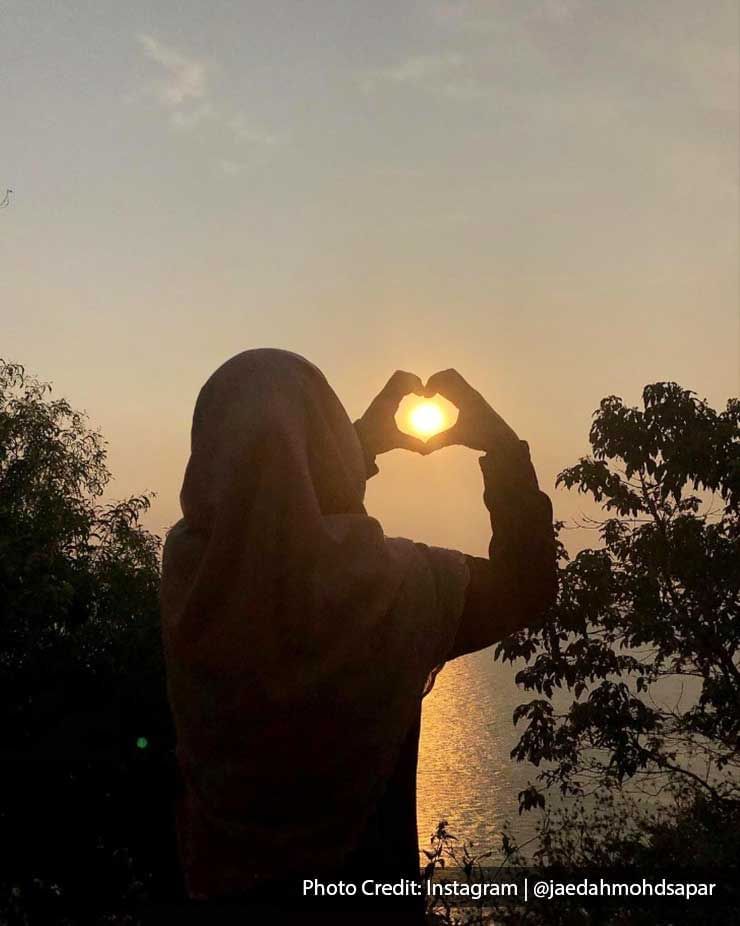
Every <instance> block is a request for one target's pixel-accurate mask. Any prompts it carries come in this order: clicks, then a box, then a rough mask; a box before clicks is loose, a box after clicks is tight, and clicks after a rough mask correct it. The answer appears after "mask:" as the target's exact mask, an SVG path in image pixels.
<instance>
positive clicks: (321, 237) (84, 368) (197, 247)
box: [0, 0, 740, 553]
mask: <svg viewBox="0 0 740 926" xmlns="http://www.w3.org/2000/svg"><path fill="white" fill-rule="evenodd" d="M738 57H739V55H738V14H737V6H736V2H735V0H731V2H724V0H707V2H704V3H698V2H696V0H660V2H656V0H640V2H628V0H625V2H613V3H610V2H606V0H602V2H587V0H538V2H529V0H489V2H476V0H458V2H456V0H445V2H441V0H428V2H421V0H419V2H416V0H406V2H403V0H402V2H398V0H396V2H388V0H363V2H358V0H331V2H330V0H314V2H311V3H307V2H301V0H290V2H287V0H270V2H264V0H260V2H245V0H233V2H224V0H215V2H209V3H192V2H178V3H175V2H159V3H157V4H152V3H150V2H146V3H144V2H139V0H129V2H127V3H120V2H117V3H113V2H104V0H90V2H58V3H50V2H49V3H38V2H33V0H21V2H10V3H8V2H6V0H0V75H1V76H0V80H1V82H2V94H1V95H0V115H1V116H2V118H1V120H0V131H1V132H2V143H1V144H0V198H1V197H2V191H3V190H4V189H5V187H6V186H7V187H12V189H13V190H14V191H15V192H14V196H13V198H12V203H11V206H10V207H9V208H7V209H4V210H2V211H0V262H1V263H0V266H1V268H2V276H1V277H0V312H1V313H2V340H1V341H0V355H2V356H5V357H7V358H10V359H13V360H17V361H20V362H23V363H24V364H26V366H27V367H28V368H29V369H30V370H32V371H33V372H35V373H38V374H39V375H40V376H41V377H42V378H44V379H50V380H52V381H53V382H54V384H55V387H56V389H57V390H58V392H59V393H60V394H62V395H65V396H66V397H67V398H69V400H70V401H71V402H72V403H73V404H74V405H76V406H77V407H80V408H83V409H85V410H87V412H88V413H89V415H90V418H91V421H92V422H93V423H94V424H95V425H97V426H99V427H100V428H101V429H102V431H103V432H104V434H105V436H106V437H107V438H108V440H109V444H110V465H111V468H112V469H113V471H114V473H115V474H116V481H115V483H114V484H113V486H112V489H113V492H114V493H115V494H117V495H124V494H127V493H131V492H138V491H141V490H145V489H152V490H155V491H156V492H157V493H158V498H157V501H156V503H155V506H154V508H153V511H152V516H151V518H150V521H149V524H150V526H151V527H153V528H154V529H157V530H161V529H162V528H163V527H165V526H166V525H168V524H170V523H172V522H173V521H174V520H175V519H176V518H177V517H178V515H179V509H178V504H177V494H178V491H179V487H180V481H181V477H182V471H183V467H184V464H185V461H186V458H187V450H188V441H189V427H190V417H191V413H192V406H193V402H194V400H195V396H196V394H197V391H198V389H199V387H200V385H201V384H202V382H203V381H204V380H205V379H206V377H207V376H208V375H209V374H210V372H211V371H212V370H213V369H215V367H216V366H218V365H219V364H220V363H221V362H222V361H223V360H225V359H227V358H228V357H230V356H231V355H233V354H234V353H237V352H238V351H240V350H243V349H245V348H247V347H255V346H278V347H286V348H289V349H291V350H295V351H298V352H299V353H302V354H304V355H306V356H307V357H309V358H310V359H312V360H313V361H314V362H316V363H317V364H318V365H319V366H320V367H321V368H322V369H323V370H324V372H325V373H326V375H327V377H328V379H329V381H330V382H331V383H332V385H333V386H334V387H335V389H336V390H337V392H338V393H339V395H340V397H341V398H342V400H343V401H344V403H345V405H346V407H347V410H348V411H349V413H350V415H351V416H352V417H353V418H354V417H357V416H358V415H359V414H360V412H361V411H362V410H363V408H364V406H365V405H366V404H367V402H368V401H369V400H370V398H371V397H372V395H373V394H374V393H375V392H376V391H377V389H378V388H379V387H380V386H381V385H382V383H383V382H384V381H385V379H386V378H387V377H388V375H390V373H391V372H392V371H393V370H394V369H396V368H397V367H400V368H404V369H409V370H413V371H415V372H417V373H418V374H419V375H420V376H422V377H423V378H426V377H427V376H428V375H429V374H431V373H432V372H434V371H435V370H437V369H440V368H444V367H447V366H457V367H458V368H459V369H460V370H461V372H463V374H464V375H466V376H467V378H468V379H469V380H470V381H471V382H472V383H473V384H474V385H475V386H476V387H477V388H479V389H480V390H481V391H482V392H483V393H484V394H485V395H486V396H487V397H488V398H489V400H490V401H491V402H492V404H493V405H494V406H495V407H496V408H497V409H498V410H499V411H500V412H501V414H503V415H504V417H505V418H507V420H509V422H510V423H511V425H512V426H513V427H514V428H515V429H516V430H517V431H518V433H519V434H520V436H521V437H524V438H526V439H527V440H528V441H529V442H530V445H531V447H532V453H533V459H534V461H535V464H536V466H537V469H538V473H539V476H540V482H541V484H542V486H543V487H544V488H545V489H546V490H547V491H552V489H553V482H554V477H555V475H556V473H557V472H558V471H559V470H560V469H562V468H563V467H564V466H566V465H569V464H571V463H573V462H575V460H576V458H577V457H578V456H579V455H580V454H582V453H584V452H585V451H586V450H587V439H586V438H587V432H588V428H589V423H590V416H591V413H592V412H593V410H594V409H595V408H596V406H597V405H598V402H599V400H600V399H601V398H602V397H603V396H605V395H608V394H615V393H616V394H617V395H621V396H623V397H624V398H625V399H626V400H628V401H629V402H630V403H636V402H637V401H638V400H639V397H640V391H641V388H642V386H643V385H644V384H645V383H648V382H654V381H656V380H663V379H672V380H677V381H678V382H680V383H681V384H682V385H683V386H685V387H688V388H692V389H695V390H696V391H697V392H699V393H700V395H702V396H706V397H707V398H708V399H709V400H710V401H711V402H712V403H713V404H715V405H724V402H725V400H726V399H727V398H728V397H729V396H730V395H737V394H738V391H739V390H738V373H739V365H740V364H739V360H740V358H739V342H738V249H739V248H738V153H739V152H738ZM379 462H380V464H381V473H380V475H378V476H377V477H375V478H374V479H373V480H372V481H371V482H370V484H369V486H368V496H367V503H368V507H369V508H370V510H371V511H372V512H373V513H374V514H376V515H378V516H379V517H380V519H381V521H382V522H383V524H384V526H385V528H386V531H387V532H388V533H389V534H402V535H406V536H412V537H414V538H415V539H419V540H426V541H427V542H432V543H439V544H443V545H449V546H458V547H461V548H463V549H465V550H466V551H468V552H471V553H480V552H482V551H483V550H484V549H485V545H486V543H487V540H488V525H487V520H486V516H485V512H484V511H483V509H482V505H481V501H480V495H481V483H480V473H479V471H478V468H477V464H476V454H474V453H473V452H471V451H465V450H463V449H458V448H454V449H452V448H451V449H447V450H444V451H442V452H440V453H439V454H438V455H436V456H434V457H430V458H427V459H422V458H419V457H412V456H410V455H404V454H403V453H402V452H400V451H397V452H394V453H392V454H390V455H388V456H387V457H384V458H381V460H380V461H379ZM553 498H554V502H555V509H556V515H558V516H560V517H572V516H573V515H574V514H577V512H578V511H580V510H583V509H584V502H583V499H582V498H578V497H574V496H572V495H571V493H567V492H564V491H563V492H557V493H554V494H553Z"/></svg>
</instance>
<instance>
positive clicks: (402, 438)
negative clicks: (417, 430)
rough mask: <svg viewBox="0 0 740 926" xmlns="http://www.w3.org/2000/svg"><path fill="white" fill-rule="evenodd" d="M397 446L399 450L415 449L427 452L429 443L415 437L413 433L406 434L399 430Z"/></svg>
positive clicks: (419, 451) (418, 451)
mask: <svg viewBox="0 0 740 926" xmlns="http://www.w3.org/2000/svg"><path fill="white" fill-rule="evenodd" d="M396 447H397V448H398V449H399V450H413V451H415V452H416V453H426V452H427V445H426V443H425V442H424V441H423V440H420V439H419V438H418V437H414V435H413V434H406V433H404V432H403V431H399V432H398V434H397V435H396Z"/></svg>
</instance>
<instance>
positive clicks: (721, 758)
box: [497, 383, 740, 810]
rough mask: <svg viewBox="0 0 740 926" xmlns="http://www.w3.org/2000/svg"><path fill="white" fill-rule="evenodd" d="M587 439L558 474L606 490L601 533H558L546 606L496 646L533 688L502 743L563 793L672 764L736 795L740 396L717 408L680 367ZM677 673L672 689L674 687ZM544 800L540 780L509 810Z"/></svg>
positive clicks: (601, 498) (610, 404) (674, 773)
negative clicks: (567, 544) (589, 537)
mask: <svg viewBox="0 0 740 926" xmlns="http://www.w3.org/2000/svg"><path fill="white" fill-rule="evenodd" d="M590 441H591V446H592V455H591V456H589V457H586V458H583V459H581V460H580V461H579V462H578V463H577V464H576V465H575V466H573V467H570V468H569V469H566V470H564V471H563V472H562V473H561V474H560V476H559V477H558V483H559V484H561V485H564V486H566V487H568V488H576V489H577V490H578V491H579V492H583V493H586V494H589V495H591V496H592V497H593V498H594V499H595V500H596V501H598V502H600V503H601V505H602V508H603V509H604V511H605V512H606V513H607V514H608V515H609V516H608V517H607V518H605V519H604V520H602V521H598V522H596V526H597V528H598V531H599V534H600V539H601V546H600V547H599V548H597V549H588V550H583V551H582V552H581V553H579V554H578V555H577V556H576V557H575V558H574V559H573V560H569V558H568V556H567V554H566V552H565V550H564V548H563V547H562V545H561V548H560V557H561V570H560V580H561V581H560V591H559V597H558V601H557V604H556V605H555V607H554V608H553V609H552V611H551V613H550V614H549V616H548V619H547V621H546V622H545V624H544V625H543V626H542V628H541V629H539V630H536V631H534V630H533V631H524V632H522V633H520V634H518V635H516V636H514V637H510V638H508V639H507V640H504V641H503V642H502V643H501V644H499V646H498V648H497V657H499V658H502V659H508V660H511V661H513V660H515V659H517V658H519V657H523V658H524V659H525V660H526V661H527V663H528V664H527V666H526V668H524V669H523V670H522V671H520V672H519V673H518V675H517V681H518V682H519V683H521V684H522V685H523V686H524V687H525V688H526V689H527V690H529V691H532V692H536V693H537V694H538V695H540V697H538V698H535V699H533V700H531V701H530V702H528V703H526V704H522V705H521V706H520V707H519V708H518V709H517V711H516V713H515V718H514V719H515V721H520V720H524V721H526V723H527V726H526V728H525V730H524V732H523V735H522V736H521V738H520V740H519V742H518V744H517V746H516V747H515V749H514V751H513V756H514V757H516V758H517V759H526V760H529V761H531V762H533V763H534V764H535V765H538V766H541V772H540V774H539V780H540V781H539V783H540V785H544V786H545V787H546V788H547V787H549V786H557V787H559V789H560V790H561V791H562V792H563V793H564V794H569V795H583V794H585V793H587V792H588V791H589V790H592V789H593V788H595V787H597V786H600V787H615V786H619V785H621V784H622V783H627V782H630V783H631V784H635V785H640V786H642V787H648V788H649V787H650V785H651V783H654V784H655V786H656V787H662V786H663V785H664V784H665V781H666V779H668V780H671V779H675V778H678V779H680V780H682V781H685V782H689V783H691V785H692V786H693V787H695V788H696V789H698V791H700V792H702V794H703V796H704V799H706V800H710V801H713V802H715V803H716V804H717V805H718V806H723V807H725V808H726V809H727V808H730V807H734V806H736V804H737V801H738V800H740V794H739V793H738V792H739V789H740V785H739V782H740V775H739V774H738V773H740V750H739V747H740V652H739V649H740V401H738V400H737V399H732V400H730V401H729V402H728V403H727V407H726V409H725V411H723V412H720V413H718V412H716V411H714V410H713V409H712V408H710V407H709V405H708V404H707V403H706V401H701V400H699V399H697V398H696V396H695V395H694V393H692V392H690V391H688V390H685V389H681V388H680V387H679V386H678V385H677V384H675V383H655V384H653V385H649V386H646V387H645V389H644V392H643V408H642V409H638V408H628V407H626V406H625V405H624V403H623V402H622V400H621V399H619V398H617V397H615V396H610V397H609V398H606V399H604V400H603V401H602V402H601V405H600V407H599V409H598V410H597V412H596V413H595V416H594V422H593V425H592V427H591V431H590ZM697 493H699V494H697ZM559 527H562V525H559ZM677 689H679V690H681V691H682V692H683V697H682V698H679V699H677V698H676V697H675V695H674V696H673V697H672V698H671V696H670V692H675V691H676V690H677ZM568 696H570V703H569V704H567V707H566V709H565V710H558V709H557V708H556V704H561V703H562V702H565V701H567V700H568ZM538 794H540V797H538ZM541 803H542V800H541V792H540V791H539V789H538V787H537V786H535V785H532V786H531V787H530V788H528V789H527V791H524V792H522V793H521V794H520V810H521V809H526V808H528V807H531V806H537V805H538V804H540V805H541Z"/></svg>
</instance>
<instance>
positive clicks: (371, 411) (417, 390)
mask: <svg viewBox="0 0 740 926" xmlns="http://www.w3.org/2000/svg"><path fill="white" fill-rule="evenodd" d="M407 395H418V396H423V395H424V384H423V383H422V381H421V380H420V379H419V377H418V376H416V375H415V374H414V373H406V372H404V371H403V370H396V372H395V373H394V374H393V376H391V378H390V379H389V380H388V382H387V383H386V384H385V386H383V388H382V389H381V391H380V392H379V393H378V395H377V396H376V397H375V398H374V399H373V401H372V402H371V403H370V405H369V407H368V409H367V411H366V412H365V414H364V415H363V416H362V417H361V418H359V419H358V420H357V421H356V422H355V430H356V431H357V435H358V437H359V438H360V442H361V443H362V445H363V447H364V449H365V452H366V454H368V455H369V456H370V457H374V456H375V455H376V454H379V453H385V452H386V451H387V450H397V449H402V450H414V451H416V453H427V452H428V451H427V447H426V444H425V443H424V441H423V440H421V439H420V438H418V437H414V436H413V435H411V434H404V433H403V431H400V430H399V429H398V426H397V424H396V418H395V415H396V412H397V411H398V406H399V405H400V404H401V401H402V399H405V398H406V396H407Z"/></svg>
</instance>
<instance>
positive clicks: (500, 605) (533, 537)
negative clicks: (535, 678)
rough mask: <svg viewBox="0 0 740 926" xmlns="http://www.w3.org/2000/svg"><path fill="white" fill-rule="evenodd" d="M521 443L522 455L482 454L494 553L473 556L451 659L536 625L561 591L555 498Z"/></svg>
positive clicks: (468, 559)
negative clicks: (539, 480) (542, 487)
mask: <svg viewBox="0 0 740 926" xmlns="http://www.w3.org/2000/svg"><path fill="white" fill-rule="evenodd" d="M521 443H522V449H521V453H520V455H519V457H518V459H517V458H514V457H513V456H511V457H509V458H508V459H503V458H501V457H499V458H498V459H497V458H496V457H495V456H493V455H492V454H486V455H485V456H483V457H481V458H480V466H481V470H482V471H483V482H484V493H483V499H484V502H485V504H486V507H487V508H488V510H489V512H490V514H491V528H492V534H493V536H492V538H491V542H490V544H489V548H488V550H489V553H488V555H489V559H485V558H484V557H479V556H468V557H467V563H468V568H469V570H470V584H469V585H468V590H467V593H466V596H465V607H464V609H463V613H462V616H461V618H460V625H459V627H458V631H457V636H456V637H455V642H454V644H453V646H452V649H451V651H450V653H449V655H448V657H447V658H448V659H455V658H457V657H458V656H464V655H465V654H466V653H472V652H475V651H476V650H479V649H484V648H485V647H487V646H491V645H492V644H493V643H498V641H499V640H502V639H503V638H504V637H506V636H508V635H509V634H511V633H516V631H518V630H521V629H522V628H523V627H527V626H533V625H536V624H537V623H538V622H539V621H540V619H541V618H542V617H543V616H544V613H545V611H546V610H547V609H548V608H549V607H550V606H551V605H552V604H553V603H554V601H555V596H556V594H557V568H556V548H555V536H554V532H553V524H552V520H553V519H552V504H551V503H550V499H549V498H548V497H547V495H545V493H544V492H541V491H540V490H539V488H538V487H537V478H536V476H535V474H534V468H533V467H532V464H531V462H530V459H529V450H528V448H527V445H526V444H525V443H524V441H522V442H521Z"/></svg>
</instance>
